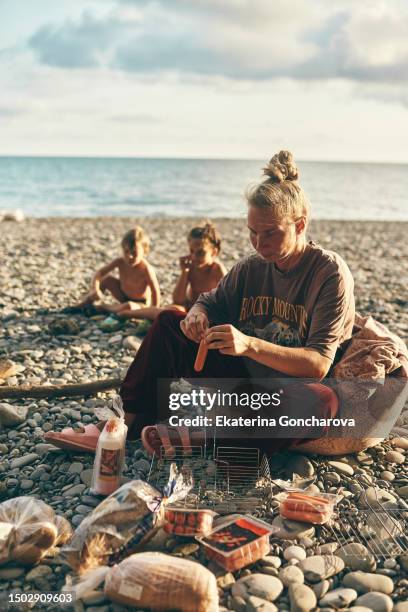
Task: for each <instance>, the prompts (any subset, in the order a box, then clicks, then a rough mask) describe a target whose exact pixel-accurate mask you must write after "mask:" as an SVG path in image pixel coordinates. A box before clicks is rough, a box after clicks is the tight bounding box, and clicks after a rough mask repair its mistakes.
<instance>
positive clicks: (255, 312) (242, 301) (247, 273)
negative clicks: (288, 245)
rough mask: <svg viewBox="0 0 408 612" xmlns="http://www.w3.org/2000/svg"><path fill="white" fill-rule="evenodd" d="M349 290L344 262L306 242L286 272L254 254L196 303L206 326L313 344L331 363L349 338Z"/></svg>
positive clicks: (283, 342) (280, 341)
mask: <svg viewBox="0 0 408 612" xmlns="http://www.w3.org/2000/svg"><path fill="white" fill-rule="evenodd" d="M353 290H354V281H353V277H352V275H351V272H350V270H349V268H348V266H347V264H346V263H345V261H344V260H343V259H342V258H341V257H340V256H339V255H337V253H334V252H333V251H327V250H325V249H322V248H321V247H319V246H318V245H316V244H315V243H313V242H310V243H309V244H308V245H307V246H306V250H305V253H304V254H303V257H302V259H301V260H300V261H299V262H298V263H297V264H296V266H295V267H293V268H291V269H290V270H287V271H284V272H283V271H280V270H278V269H277V268H276V266H275V264H274V263H271V262H267V261H265V260H264V259H262V257H260V256H259V255H258V254H255V255H250V256H249V257H246V258H244V259H242V260H241V261H239V262H238V263H237V264H236V265H235V266H234V267H233V268H232V269H231V270H230V271H229V272H228V274H227V275H226V276H225V277H224V278H223V279H222V280H221V281H220V282H219V284H218V286H217V287H216V288H215V289H213V290H212V291H210V292H208V293H203V294H201V296H200V297H199V298H198V300H197V302H196V303H197V305H199V306H202V307H204V308H205V310H206V311H207V314H208V318H209V320H210V324H217V323H218V324H219V323H230V324H232V325H234V326H235V327H237V328H238V329H239V330H240V331H242V332H243V333H244V334H247V335H249V336H255V337H257V338H262V339H263V340H266V341H268V342H273V343H275V344H279V345H280V346H291V347H300V346H303V347H309V348H313V349H315V350H316V351H318V352H319V353H320V354H321V355H323V356H324V357H327V358H329V359H330V360H331V361H333V359H334V356H335V353H336V350H337V348H338V347H339V345H341V343H342V342H344V341H345V340H347V339H349V338H351V333H352V329H353V323H354V314H355V306H354V292H353ZM248 361H252V360H248ZM263 368H264V366H263ZM264 372H265V371H264Z"/></svg>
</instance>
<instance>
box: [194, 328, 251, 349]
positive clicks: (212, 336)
mask: <svg viewBox="0 0 408 612" xmlns="http://www.w3.org/2000/svg"><path fill="white" fill-rule="evenodd" d="M204 339H205V341H206V342H207V344H208V348H209V349H218V350H219V351H220V353H222V354H223V355H234V356H235V357H238V356H244V355H246V354H247V353H248V351H249V349H250V343H251V337H250V336H246V335H245V334H243V333H242V332H240V331H239V329H237V328H236V327H234V326H233V325H230V324H225V325H214V327H210V328H209V329H207V331H206V332H205V334H204Z"/></svg>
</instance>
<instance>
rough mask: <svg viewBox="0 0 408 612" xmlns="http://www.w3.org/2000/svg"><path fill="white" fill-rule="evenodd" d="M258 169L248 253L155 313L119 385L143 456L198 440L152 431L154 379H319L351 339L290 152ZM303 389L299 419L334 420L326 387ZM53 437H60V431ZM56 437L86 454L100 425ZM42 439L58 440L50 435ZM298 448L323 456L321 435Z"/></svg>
mask: <svg viewBox="0 0 408 612" xmlns="http://www.w3.org/2000/svg"><path fill="white" fill-rule="evenodd" d="M264 173H265V175H266V179H265V180H264V181H263V182H261V183H260V184H259V185H257V186H256V187H254V188H252V189H250V190H249V191H248V193H247V201H248V215H247V226H248V230H249V236H250V241H251V243H252V246H253V247H254V250H255V253H254V254H253V255H251V256H249V257H245V258H244V259H242V260H241V261H239V262H238V263H237V264H236V265H235V266H234V267H233V268H232V269H231V270H230V271H229V272H228V274H227V275H226V276H225V277H224V278H223V279H222V280H221V281H220V283H219V284H218V286H217V288H216V289H213V290H212V291H209V292H207V293H204V294H202V295H201V296H200V297H199V299H198V300H197V302H196V303H195V304H194V306H193V307H192V308H191V309H190V310H189V312H188V313H187V315H185V314H184V313H181V312H177V311H175V310H166V311H164V312H162V313H160V314H159V316H158V317H157V318H156V319H155V321H154V323H153V325H152V327H151V328H150V330H149V332H148V334H147V336H146V338H145V339H144V341H143V343H142V345H141V347H140V349H139V351H138V353H137V355H136V357H135V359H134V361H133V363H132V365H131V366H130V368H129V370H128V372H127V375H126V378H125V381H124V382H123V384H122V387H121V390H120V394H121V397H122V399H123V402H124V409H125V411H126V422H127V425H128V427H129V432H130V434H131V435H132V436H140V435H141V434H142V440H143V443H144V445H145V447H146V448H147V450H149V451H150V452H152V451H157V450H159V449H160V448H161V447H164V448H165V451H166V453H167V451H169V455H170V453H171V449H172V448H173V447H174V445H180V443H181V445H183V446H184V447H185V449H188V448H190V446H189V445H190V444H191V443H192V444H197V443H198V444H199V443H200V439H201V438H197V439H196V440H195V439H194V436H192V437H191V439H189V438H187V437H186V432H185V431H184V430H183V431H180V430H181V429H182V428H171V427H168V426H165V425H156V424H157V423H158V422H159V421H160V420H164V419H166V418H168V416H169V407H168V401H167V403H165V405H160V397H159V394H158V389H157V381H158V379H175V378H180V377H183V378H204V379H205V378H239V379H249V380H250V379H254V378H281V379H282V378H285V377H286V378H297V379H302V378H311V379H315V380H318V381H320V380H322V379H323V378H324V377H325V376H326V375H327V374H328V372H329V370H330V368H331V366H332V363H333V361H334V359H335V356H336V352H337V350H338V349H339V347H340V346H341V344H342V343H343V342H344V341H346V340H348V339H349V338H351V335H352V329H353V323H354V316H355V309H354V293H353V290H354V283H353V278H352V275H351V273H350V270H349V268H348V267H347V265H346V263H345V262H344V261H343V259H342V258H341V257H340V256H339V255H338V254H337V253H334V252H332V251H327V250H324V249H322V248H321V247H319V246H318V245H316V244H315V243H313V242H307V241H306V228H307V225H308V222H309V218H310V205H309V202H308V200H307V198H306V195H305V194H304V192H303V190H302V189H301V187H300V186H299V185H298V183H297V179H298V170H297V168H296V165H295V163H294V161H293V158H292V155H291V153H289V152H288V151H281V152H280V153H279V154H277V155H274V156H273V157H272V159H271V160H270V162H269V163H268V164H267V166H266V168H265V169H264ZM202 339H203V340H204V342H205V343H206V345H207V348H208V356H207V359H206V362H205V365H204V367H203V369H202V370H201V372H199V373H197V372H195V371H194V367H193V366H194V362H195V358H196V355H197V348H198V343H199V342H200V341H201V340H202ZM302 385H303V391H304V393H303V396H304V397H305V398H306V397H307V398H308V400H307V407H305V410H306V411H307V410H308V408H310V410H311V411H312V412H309V413H308V416H310V414H314V415H315V416H316V417H318V418H327V417H334V416H335V414H336V413H337V410H338V399H337V396H336V394H335V393H334V391H333V390H332V389H331V388H330V387H328V386H326V385H324V384H322V383H319V382H317V383H312V384H306V383H302V382H301V381H300V382H299V384H298V385H297V388H298V389H299V386H302ZM298 397H299V396H298ZM273 410H274V408H271V412H270V416H274V414H273ZM88 428H89V430H87V429H88ZM91 428H92V431H91ZM56 435H59V437H60V438H62V440H63V439H64V432H62V433H61V434H54V437H55V436H56ZM65 435H66V436H68V438H69V440H70V442H73V443H74V445H77V447H78V448H79V447H80V448H82V449H87V450H92V449H94V448H95V447H96V443H97V439H98V436H99V428H98V427H96V426H87V427H86V428H84V431H82V432H77V433H76V432H73V431H72V430H71V431H69V430H67V432H66V434H65ZM305 435H307V434H305ZM50 441H51V442H53V443H57V440H55V439H54V438H53V439H50ZM354 442H355V443H356V448H355V449H354V450H359V449H358V445H359V440H355V441H354ZM250 445H251V446H253V440H252V441H251V444H250ZM307 445H309V446H308V449H309V450H311V451H312V452H321V453H323V454H325V453H326V451H328V452H329V453H330V451H331V450H332V449H331V448H330V447H328V446H327V439H325V438H320V439H316V440H311V441H309V442H307V443H306V446H307ZM262 446H263V448H264V450H265V451H267V452H269V453H272V452H275V451H276V450H279V449H280V448H283V447H289V448H293V447H294V446H296V448H299V449H301V448H302V447H303V445H302V444H299V440H293V439H292V440H284V441H283V442H282V438H274V439H268V440H262ZM360 446H361V444H360ZM339 452H340V453H341V452H344V449H341V450H340V451H339ZM332 454H333V453H332Z"/></svg>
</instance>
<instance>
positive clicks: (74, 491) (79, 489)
mask: <svg viewBox="0 0 408 612" xmlns="http://www.w3.org/2000/svg"><path fill="white" fill-rule="evenodd" d="M85 489H86V485H84V484H78V485H74V486H73V487H71V488H70V489H67V490H66V491H64V492H63V494H62V495H63V496H64V497H75V496H77V495H78V496H79V495H81V493H83V492H84V491H85Z"/></svg>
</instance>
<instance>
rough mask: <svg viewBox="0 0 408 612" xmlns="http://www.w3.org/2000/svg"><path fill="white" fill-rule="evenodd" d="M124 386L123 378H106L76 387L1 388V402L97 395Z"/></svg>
mask: <svg viewBox="0 0 408 612" xmlns="http://www.w3.org/2000/svg"><path fill="white" fill-rule="evenodd" d="M121 384H122V379H121V378H104V379H103V380H94V381H92V382H87V383H78V384H76V385H20V386H18V387H5V386H0V400H2V399H17V398H30V397H34V398H48V397H51V398H52V397H72V396H75V395H76V396H86V395H95V393H98V392H99V391H106V390H107V389H115V388H117V387H120V385H121Z"/></svg>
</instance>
